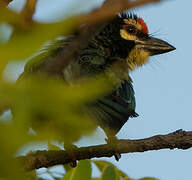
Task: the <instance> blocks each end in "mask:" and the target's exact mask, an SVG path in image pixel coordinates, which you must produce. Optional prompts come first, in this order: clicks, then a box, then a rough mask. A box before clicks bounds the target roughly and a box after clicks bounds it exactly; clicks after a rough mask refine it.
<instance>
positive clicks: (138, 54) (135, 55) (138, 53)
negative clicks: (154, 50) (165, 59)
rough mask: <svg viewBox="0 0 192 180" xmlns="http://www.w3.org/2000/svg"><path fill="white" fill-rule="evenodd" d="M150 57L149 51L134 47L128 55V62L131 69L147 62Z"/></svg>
mask: <svg viewBox="0 0 192 180" xmlns="http://www.w3.org/2000/svg"><path fill="white" fill-rule="evenodd" d="M148 59H149V52H147V51H145V50H143V49H139V48H134V49H133V50H132V51H131V52H130V54H129V56H128V57H127V59H126V60H127V64H128V66H129V69H130V70H134V69H135V68H136V67H139V66H142V65H143V64H146V63H147V61H148Z"/></svg>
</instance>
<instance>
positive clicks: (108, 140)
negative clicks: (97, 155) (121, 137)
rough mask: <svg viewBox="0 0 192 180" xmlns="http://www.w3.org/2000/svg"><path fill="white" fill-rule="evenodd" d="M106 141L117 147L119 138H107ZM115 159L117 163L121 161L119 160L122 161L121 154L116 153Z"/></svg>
mask: <svg viewBox="0 0 192 180" xmlns="http://www.w3.org/2000/svg"><path fill="white" fill-rule="evenodd" d="M105 141H106V142H107V144H109V145H111V146H112V147H114V146H115V143H116V141H117V138H116V137H115V136H114V137H111V138H108V139H107V138H105ZM114 157H115V160H116V161H119V159H121V154H120V153H118V152H115V153H114Z"/></svg>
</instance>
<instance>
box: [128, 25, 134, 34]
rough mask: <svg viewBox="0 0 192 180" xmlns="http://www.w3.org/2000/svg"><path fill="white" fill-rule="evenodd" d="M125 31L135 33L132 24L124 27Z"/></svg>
mask: <svg viewBox="0 0 192 180" xmlns="http://www.w3.org/2000/svg"><path fill="white" fill-rule="evenodd" d="M126 31H127V32H128V33H129V34H135V33H136V29H135V27H134V26H128V27H126Z"/></svg>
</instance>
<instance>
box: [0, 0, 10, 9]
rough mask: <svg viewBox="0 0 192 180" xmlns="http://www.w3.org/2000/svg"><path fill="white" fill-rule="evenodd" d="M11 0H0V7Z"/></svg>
mask: <svg viewBox="0 0 192 180" xmlns="http://www.w3.org/2000/svg"><path fill="white" fill-rule="evenodd" d="M11 1H13V0H1V1H0V8H2V7H6V6H7V5H8V4H9V3H10V2H11Z"/></svg>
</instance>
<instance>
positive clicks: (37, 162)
mask: <svg viewBox="0 0 192 180" xmlns="http://www.w3.org/2000/svg"><path fill="white" fill-rule="evenodd" d="M191 147H192V131H188V132H186V131H183V130H178V131H175V132H173V133H170V134H167V135H157V136H153V137H150V138H146V139H140V140H118V141H117V142H116V143H115V144H113V145H109V144H104V145H98V146H89V147H81V148H78V149H75V150H74V152H73V155H74V156H75V157H76V159H77V160H83V159H91V158H95V157H97V158H100V157H111V156H113V155H114V153H115V152H119V153H121V154H122V153H133V152H144V151H149V150H160V149H174V148H178V149H188V148H191ZM18 159H19V160H20V161H21V162H22V165H23V167H24V169H25V170H33V169H38V168H41V167H50V166H54V165H59V164H66V163H70V162H72V159H71V156H69V155H68V153H67V152H66V151H63V150H61V151H36V152H34V153H31V154H28V155H26V156H22V157H19V158H18Z"/></svg>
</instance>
